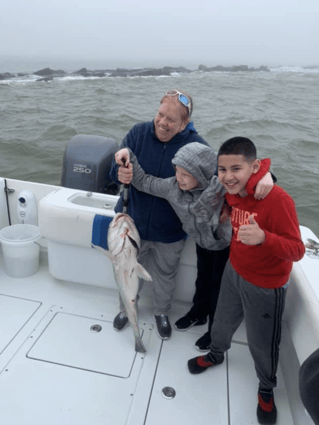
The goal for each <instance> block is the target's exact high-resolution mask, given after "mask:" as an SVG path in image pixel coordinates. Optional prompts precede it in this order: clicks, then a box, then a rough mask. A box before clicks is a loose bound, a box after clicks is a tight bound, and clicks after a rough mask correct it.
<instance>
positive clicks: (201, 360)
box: [188, 353, 224, 375]
mask: <svg viewBox="0 0 319 425" xmlns="http://www.w3.org/2000/svg"><path fill="white" fill-rule="evenodd" d="M223 361H224V357H223V358H222V359H221V360H220V361H218V362H216V361H215V360H214V359H213V358H212V357H211V354H210V353H208V354H206V356H199V357H194V358H193V359H190V360H188V370H189V371H190V373H192V374H193V375H198V374H199V373H202V372H205V370H207V369H208V368H209V367H211V366H217V365H218V364H221V363H223Z"/></svg>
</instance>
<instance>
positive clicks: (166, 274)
mask: <svg viewBox="0 0 319 425" xmlns="http://www.w3.org/2000/svg"><path fill="white" fill-rule="evenodd" d="M184 245H185V240H180V241H178V242H174V243H162V242H152V241H144V240H141V247H140V252H139V256H138V259H137V260H138V262H139V263H140V264H141V265H142V266H143V267H144V268H145V269H146V270H147V271H148V273H149V274H150V275H151V276H152V280H153V282H151V284H152V288H153V302H154V314H155V315H156V316H158V315H160V314H167V313H168V311H169V310H170V308H171V301H172V297H173V293H174V290H175V286H176V274H177V269H178V264H179V260H180V257H181V254H182V251H183V248H184ZM143 284H144V281H143V280H142V279H140V286H139V293H140V291H141V289H142V287H143ZM147 284H148V285H149V284H150V283H149V282H148V283H147ZM138 298H139V296H138V297H137V300H138ZM120 309H121V311H123V310H125V308H124V305H123V303H122V300H121V297H120Z"/></svg>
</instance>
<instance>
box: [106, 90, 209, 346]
mask: <svg viewBox="0 0 319 425" xmlns="http://www.w3.org/2000/svg"><path fill="white" fill-rule="evenodd" d="M192 109H193V102H192V99H191V97H190V96H189V95H188V94H187V93H185V92H181V91H178V90H168V91H167V92H166V94H165V95H164V96H163V97H162V99H161V101H160V106H159V109H158V111H157V114H156V116H155V118H154V120H153V121H150V122H144V123H140V124H136V125H135V126H134V127H133V128H132V129H131V130H130V131H129V132H128V133H127V135H126V136H125V137H124V139H123V141H122V143H121V146H120V148H124V147H128V148H130V149H131V150H132V152H133V153H134V154H135V155H136V157H137V159H138V162H139V164H140V165H141V167H142V168H143V169H144V171H145V173H147V174H151V175H153V176H155V177H161V178H167V177H172V176H173V175H174V174H175V170H174V168H173V167H172V159H173V157H174V156H175V154H176V152H177V151H178V150H179V148H181V147H182V146H184V145H186V144H188V143H191V142H199V143H203V144H205V145H207V146H208V143H207V142H206V141H205V140H204V139H203V138H202V137H201V136H200V135H199V134H198V133H197V131H196V130H195V128H194V126H193V123H192V122H190V117H191V114H192ZM110 176H111V178H112V179H113V180H114V181H115V182H116V183H120V182H121V183H129V182H130V181H131V178H132V165H131V164H130V167H129V168H125V167H124V166H123V167H119V166H118V165H117V164H116V163H115V161H114V160H113V163H112V168H111V173H110ZM122 196H123V194H121V197H120V199H119V202H118V204H117V206H116V208H115V211H116V212H118V211H122ZM128 214H129V215H130V216H131V217H132V218H133V220H134V222H135V225H136V227H137V230H138V231H139V234H140V238H141V249H140V252H139V256H138V261H139V263H140V264H142V265H143V267H145V269H146V270H147V271H148V272H149V274H150V275H151V276H152V279H153V300H154V315H155V320H156V325H157V332H158V335H159V337H160V338H162V339H169V338H170V336H171V332H172V328H171V325H170V322H169V319H168V316H167V314H168V311H169V310H170V307H171V300H172V296H173V292H174V289H175V284H176V282H175V278H176V273H177V268H178V264H179V259H180V256H181V253H182V250H183V248H184V244H185V240H186V233H185V232H184V231H183V229H182V223H181V221H180V220H179V218H178V217H177V215H176V213H175V212H174V210H173V209H172V207H171V206H170V204H169V203H168V202H167V201H166V200H165V199H162V198H157V197H155V196H152V195H148V194H146V193H143V192H139V191H138V190H137V189H135V188H134V187H133V186H130V193H129V205H128ZM142 284H143V282H141V284H140V289H141V287H142ZM127 325H128V318H127V317H126V313H125V309H124V306H123V304H122V302H121V301H120V312H119V314H118V315H117V316H116V317H115V319H114V322H113V326H114V329H115V330H117V331H121V330H124V329H125V328H126V326H127Z"/></svg>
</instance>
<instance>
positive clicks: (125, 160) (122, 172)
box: [114, 148, 133, 184]
mask: <svg viewBox="0 0 319 425" xmlns="http://www.w3.org/2000/svg"><path fill="white" fill-rule="evenodd" d="M114 159H115V162H116V163H117V164H119V165H120V167H119V170H118V174H117V178H118V180H119V181H120V182H121V183H123V184H130V183H131V180H132V178H133V167H132V164H131V163H130V153H129V150H128V149H126V148H124V149H120V150H119V151H118V152H116V154H115V155H114Z"/></svg>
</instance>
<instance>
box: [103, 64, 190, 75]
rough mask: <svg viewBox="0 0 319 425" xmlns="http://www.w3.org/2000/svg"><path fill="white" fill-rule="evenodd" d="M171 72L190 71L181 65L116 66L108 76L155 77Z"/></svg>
mask: <svg viewBox="0 0 319 425" xmlns="http://www.w3.org/2000/svg"><path fill="white" fill-rule="evenodd" d="M172 72H178V73H187V74H189V73H190V72H192V71H190V70H189V69H186V68H184V67H183V66H179V67H171V66H164V67H163V68H138V69H126V68H117V69H116V70H115V71H113V72H112V73H111V74H110V75H109V76H110V77H157V76H161V75H166V76H169V75H171V73H172Z"/></svg>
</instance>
